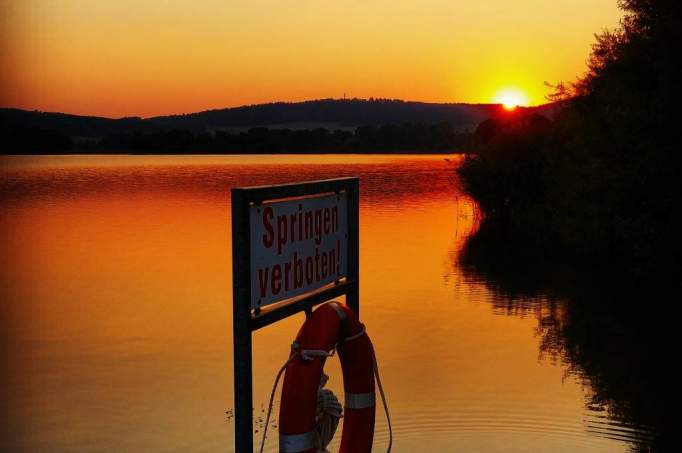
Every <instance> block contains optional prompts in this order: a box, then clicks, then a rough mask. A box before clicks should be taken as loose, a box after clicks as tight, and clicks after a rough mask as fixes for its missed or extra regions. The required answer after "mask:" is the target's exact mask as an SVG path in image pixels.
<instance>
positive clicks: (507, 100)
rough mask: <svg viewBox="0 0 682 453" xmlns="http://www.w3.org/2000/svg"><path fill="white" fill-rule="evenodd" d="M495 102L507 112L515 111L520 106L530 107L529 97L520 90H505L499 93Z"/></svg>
mask: <svg viewBox="0 0 682 453" xmlns="http://www.w3.org/2000/svg"><path fill="white" fill-rule="evenodd" d="M494 101H495V102H496V103H498V104H502V106H503V107H504V108H505V110H507V111H512V110H515V109H516V107H518V106H524V105H528V96H526V93H524V92H523V91H521V90H519V89H518V88H505V89H502V90H500V91H498V92H497V94H496V95H495V98H494Z"/></svg>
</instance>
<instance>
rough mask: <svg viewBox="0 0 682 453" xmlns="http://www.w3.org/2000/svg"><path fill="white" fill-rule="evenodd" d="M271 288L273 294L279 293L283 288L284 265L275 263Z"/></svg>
mask: <svg viewBox="0 0 682 453" xmlns="http://www.w3.org/2000/svg"><path fill="white" fill-rule="evenodd" d="M270 280H271V282H272V283H271V285H270V286H271V289H272V294H279V292H280V291H281V290H282V266H280V265H279V264H275V265H274V266H273V267H272V277H271V279H270Z"/></svg>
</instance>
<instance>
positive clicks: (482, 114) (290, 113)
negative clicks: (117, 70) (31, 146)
mask: <svg viewBox="0 0 682 453" xmlns="http://www.w3.org/2000/svg"><path fill="white" fill-rule="evenodd" d="M528 110H534V111H535V110H537V111H538V112H540V113H543V114H545V115H547V116H551V105H545V106H540V107H532V108H529V109H528ZM501 114H503V111H502V109H501V107H500V106H499V105H497V104H445V103H425V102H409V101H401V100H386V99H369V100H364V99H348V100H346V99H322V100H314V101H305V102H275V103H270V104H259V105H249V106H242V107H234V108H226V109H219V110H207V111H203V112H197V113H189V114H183V115H170V116H157V117H152V118H146V119H142V118H138V117H129V118H120V119H112V118H104V117H95V116H79V115H70V114H65V113H50V112H39V111H26V110H20V109H13V108H1V109H0V132H2V133H4V134H7V133H9V132H11V131H15V130H18V129H21V130H47V131H54V132H57V133H60V134H63V135H66V136H68V137H72V138H101V137H104V136H109V135H117V134H129V133H133V132H143V133H153V132H162V131H168V130H173V129H181V130H188V131H191V132H193V133H200V132H214V131H220V130H223V131H232V132H234V131H243V130H247V129H249V128H253V127H269V128H277V129H293V130H298V129H315V128H326V129H330V130H337V129H346V130H352V129H355V128H356V127H358V126H363V125H368V126H378V125H386V124H404V123H415V124H417V123H418V124H436V123H448V124H449V125H450V126H451V127H452V128H453V129H454V130H456V131H472V130H473V129H474V128H475V127H476V125H478V124H479V123H480V122H481V121H484V120H486V119H488V118H494V117H497V116H499V115H501Z"/></svg>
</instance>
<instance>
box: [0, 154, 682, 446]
mask: <svg viewBox="0 0 682 453" xmlns="http://www.w3.org/2000/svg"><path fill="white" fill-rule="evenodd" d="M448 159H449V160H445V159H444V158H443V156H326V155H324V156H226V157H221V156H210V157H195V156H192V157H183V156H149V157H134V156H86V157H74V156H70V157H69V156H67V157H55V158H52V157H41V158H29V159H26V158H11V157H10V158H8V157H3V158H0V166H1V171H0V205H1V208H2V210H1V211H0V238H1V239H2V244H1V245H2V254H1V255H0V257H1V259H2V260H3V263H2V264H3V266H2V268H1V271H0V339H1V340H2V343H1V346H2V361H3V363H2V365H3V369H5V370H11V372H9V373H3V374H2V382H1V384H2V392H3V394H2V395H1V396H2V399H1V400H2V401H3V407H2V412H0V417H1V418H0V426H2V428H1V429H3V433H2V434H3V435H2V436H0V450H10V451H36V450H49V451H101V450H107V451H108V450H120V451H177V450H188V451H197V450H200V451H215V450H228V451H230V449H231V448H232V445H233V437H232V436H233V424H232V423H231V420H230V419H229V417H228V414H226V413H225V412H226V411H229V409H230V408H231V407H232V369H231V364H232V355H231V354H232V352H231V351H232V345H231V331H232V325H231V307H230V304H231V303H232V302H231V291H230V288H231V284H232V282H231V264H230V256H231V244H230V230H229V225H230V217H229V216H230V206H229V203H230V201H229V189H230V187H233V186H247V185H256V184H269V183H277V182H291V181H300V180H312V179H323V178H332V177H340V176H349V175H355V176H359V177H360V179H361V202H360V237H361V241H360V248H361V249H360V254H361V262H360V269H361V287H360V293H361V304H362V317H363V321H364V322H365V323H366V324H367V326H368V331H369V332H370V335H371V336H372V340H373V342H374V345H375V347H376V349H377V353H378V357H379V360H380V363H381V369H382V381H383V383H384V387H385V389H386V391H387V394H388V398H389V404H390V407H391V415H392V421H393V423H394V424H393V426H394V430H395V437H394V446H395V451H397V452H410V451H421V450H424V449H425V448H431V449H433V450H434V451H486V452H488V451H492V452H495V451H499V452H508V451H514V450H516V451H548V450H551V451H557V452H558V451H566V452H572V451H597V452H602V451H623V450H624V449H625V448H626V446H627V445H629V444H630V443H631V440H632V438H633V437H635V436H640V437H646V436H648V434H647V433H648V431H637V432H636V433H635V432H634V431H632V430H630V426H633V425H631V424H628V423H629V422H628V420H626V419H625V418H623V417H621V418H618V416H619V415H618V413H617V411H618V410H620V409H618V407H619V406H618V405H617V404H616V403H617V401H630V400H628V399H627V398H622V399H618V398H616V397H615V396H614V397H613V398H612V399H613V404H612V402H611V400H608V399H605V400H604V401H603V404H597V402H599V401H598V400H597V401H596V402H595V403H593V402H592V401H588V404H587V405H586V404H585V394H586V393H588V394H590V395H592V394H595V395H605V393H604V392H603V391H601V390H600V388H601V386H602V385H603V384H600V382H598V381H597V380H596V379H594V380H593V378H592V377H591V376H593V374H590V373H591V372H590V373H588V372H587V371H584V372H581V370H588V369H589V367H588V365H579V364H580V361H581V360H582V359H580V357H577V358H576V359H575V360H574V359H572V358H571V356H570V355H569V351H571V350H572V349H578V350H579V351H580V353H581V354H586V353H587V352H589V351H590V349H587V348H586V347H585V345H582V344H580V345H579V346H578V347H572V346H571V344H570V343H568V341H566V338H570V336H567V334H566V332H568V331H569V330H568V327H570V326H571V325H576V326H578V327H577V328H578V329H579V331H580V329H584V328H585V329H586V327H584V326H583V324H582V323H578V324H571V323H573V322H575V321H574V320H580V319H583V320H584V321H583V323H587V325H588V326H589V325H591V324H589V323H590V322H592V320H593V319H596V318H593V317H592V316H591V315H590V316H587V315H586V316H584V317H582V318H580V317H578V316H580V315H579V314H580V312H579V311H576V312H575V313H574V311H573V309H572V305H571V304H572V303H573V302H572V301H571V298H570V297H569V296H571V293H564V292H560V291H559V289H557V290H556V295H555V294H554V293H552V291H554V290H553V289H552V288H554V287H558V288H561V287H562V285H560V284H559V285H547V284H545V283H543V282H542V281H544V280H546V279H545V277H542V276H543V275H544V274H543V273H542V272H536V271H533V272H530V271H525V272H520V273H519V274H518V275H515V276H513V278H510V279H509V280H510V281H509V282H507V281H505V275H506V273H507V272H508V271H509V269H510V268H511V269H519V270H521V269H520V268H519V267H518V266H516V264H514V261H511V262H510V263H508V264H505V263H504V262H500V261H496V259H494V256H493V255H492V253H493V252H494V250H492V251H490V257H489V258H485V257H486V256H488V255H487V253H488V252H486V251H485V250H484V249H482V248H481V247H485V245H486V244H488V241H487V240H486V241H480V242H479V246H477V245H476V240H475V238H477V237H481V236H480V235H477V236H475V237H474V238H473V239H471V240H469V241H467V238H468V237H469V236H470V233H471V231H472V230H473V229H474V227H475V225H476V218H475V216H474V215H473V213H474V211H475V210H474V205H473V203H472V201H471V200H469V199H467V198H466V197H465V196H463V195H462V193H461V190H460V186H459V181H458V180H457V178H456V176H455V172H454V168H455V166H456V165H457V164H458V159H457V157H456V156H450V157H449V158H448ZM465 246H466V248H465V255H466V254H468V256H469V259H468V261H467V260H465V265H463V266H460V265H459V264H457V256H459V254H460V250H461V249H462V247H465ZM501 250H503V251H504V253H503V255H505V256H507V255H509V256H512V253H511V251H509V252H507V251H506V250H505V249H504V248H501ZM481 257H483V258H481ZM484 258H485V259H484ZM528 261H530V262H532V261H533V259H532V258H524V262H528ZM453 263H454V264H455V265H454V266H453ZM512 264H514V265H513V266H512ZM517 264H518V263H517ZM486 265H492V266H497V267H493V268H490V269H486V268H485V266H486ZM541 270H542V269H541ZM552 275H553V274H552ZM538 279H539V280H541V281H540V282H538V281H537V280H538ZM547 279H548V280H550V281H552V280H553V279H554V277H552V276H551V275H550V276H549V277H548V278H547ZM548 294H549V296H547V295H548ZM510 295H511V297H510ZM491 304H492V305H491ZM491 306H492V307H493V309H492V310H491V308H490V307H491ZM500 313H504V314H514V316H497V314H500ZM605 316H606V315H605ZM301 318H302V317H301V316H296V317H292V318H289V319H287V320H285V321H283V322H281V323H277V325H275V326H272V327H268V328H267V329H262V330H260V331H258V332H257V333H256V335H254V396H255V401H254V403H255V404H254V407H255V411H256V412H257V414H256V415H257V417H258V416H259V415H261V414H264V404H266V403H267V398H268V396H269V392H270V390H271V386H272V380H273V377H274V375H275V373H276V372H277V370H278V369H279V367H280V366H281V364H282V361H283V360H284V359H286V357H287V355H288V351H289V345H290V342H291V341H292V339H293V337H294V335H295V334H296V331H297V330H298V328H299V327H300V324H301V322H302V319H301ZM595 322H596V321H595ZM608 332H609V331H608V330H603V331H598V332H595V333H590V334H589V335H594V336H595V338H604V336H605V335H607V333H608ZM589 335H588V337H589ZM553 336H554V337H556V338H554V337H553ZM573 337H575V338H582V337H580V336H579V335H578V334H576V333H574V334H573ZM562 341H563V342H562ZM618 341H620V340H618ZM590 344H591V343H590ZM645 344H646V345H647V346H649V345H650V343H645ZM539 346H540V350H541V351H542V354H541V356H540V357H538V347H539ZM607 346H608V348H611V349H608V351H610V353H613V354H614V355H618V354H616V352H618V353H619V354H620V353H622V351H620V350H619V349H618V348H619V347H625V346H628V345H624V344H619V343H617V342H616V341H615V340H609V342H608V344H604V345H602V347H604V348H606V347H607ZM590 353H591V354H595V355H596V353H594V352H590ZM619 357H622V354H621V355H619ZM588 359H589V360H594V362H595V363H596V362H598V360H600V357H592V356H590V357H588ZM601 363H605V362H601ZM661 363H662V364H663V363H666V362H665V361H661ZM576 364H578V365H576ZM603 366H604V367H607V365H603ZM619 370H620V371H622V370H624V369H623V368H618V366H617V364H615V365H613V368H608V369H606V371H603V373H610V372H614V373H615V372H618V371H619ZM326 371H327V373H328V374H329V375H330V376H331V381H330V384H329V386H330V387H331V389H332V390H334V391H335V392H336V393H337V394H340V393H341V388H342V385H341V377H340V375H341V373H340V367H339V365H338V361H336V360H330V361H329V362H328V364H327V367H326ZM628 372H630V371H629V370H628ZM596 375H597V373H594V376H596ZM633 376H636V374H633ZM588 377H590V378H589V379H588ZM642 379H643V378H642ZM643 382H644V381H643ZM593 384H594V389H595V390H594V391H592V390H591V389H592V386H593ZM631 388H632V389H635V388H636V386H634V385H633V386H632V387H631ZM670 388H672V387H670ZM590 392H592V393H590ZM600 392H601V393H600ZM634 400H635V399H632V401H634ZM602 409H605V410H602ZM275 413H277V409H275ZM618 420H621V421H618ZM634 421H635V420H634V418H633V423H634ZM654 422H655V420H653V421H651V423H648V422H647V420H643V424H645V425H646V424H649V425H651V426H657V425H656V423H654ZM609 423H611V424H613V425H609ZM258 428H259V427H257V428H256V429H258ZM619 430H620V431H619ZM256 438H257V439H258V438H259V437H258V435H256ZM386 441H387V429H386V423H385V420H384V419H383V418H382V417H378V419H377V426H376V436H375V448H376V449H377V450H378V451H380V450H381V449H382V448H384V447H385V445H386ZM335 442H336V443H333V444H332V448H336V447H338V439H337V440H336V441H335ZM267 451H271V452H274V451H277V439H276V436H272V437H271V439H269V441H268V444H267Z"/></svg>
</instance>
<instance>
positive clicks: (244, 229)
mask: <svg viewBox="0 0 682 453" xmlns="http://www.w3.org/2000/svg"><path fill="white" fill-rule="evenodd" d="M248 207H249V204H248V201H247V200H246V198H245V197H244V195H243V193H242V192H241V191H239V190H233V191H232V282H233V285H232V288H233V290H232V322H233V327H232V329H233V332H234V419H235V429H234V431H235V442H234V445H235V452H237V453H252V452H253V407H252V404H253V387H252V374H251V373H252V365H251V360H252V356H251V287H250V286H249V285H248V282H249V272H250V269H251V262H250V260H251V257H250V253H249V247H250V242H251V241H250V231H249V216H248Z"/></svg>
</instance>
